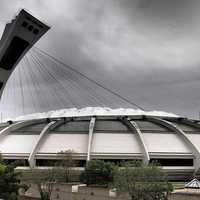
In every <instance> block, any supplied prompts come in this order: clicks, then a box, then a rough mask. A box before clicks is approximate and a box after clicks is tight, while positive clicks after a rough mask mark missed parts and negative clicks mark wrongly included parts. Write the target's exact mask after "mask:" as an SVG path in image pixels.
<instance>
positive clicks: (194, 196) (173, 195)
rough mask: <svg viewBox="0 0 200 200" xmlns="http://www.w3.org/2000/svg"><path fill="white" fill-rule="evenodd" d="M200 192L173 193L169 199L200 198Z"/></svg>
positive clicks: (195, 199)
mask: <svg viewBox="0 0 200 200" xmlns="http://www.w3.org/2000/svg"><path fill="white" fill-rule="evenodd" d="M199 199H200V194H171V196H170V198H169V200H199Z"/></svg>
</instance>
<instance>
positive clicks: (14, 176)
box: [0, 161, 20, 200]
mask: <svg viewBox="0 0 200 200" xmlns="http://www.w3.org/2000/svg"><path fill="white" fill-rule="evenodd" d="M14 168H15V167H14V165H5V164H3V162H2V161H1V163H0V198H2V199H6V200H17V199H18V190H19V188H20V181H19V179H18V176H19V173H16V172H15V171H14Z"/></svg>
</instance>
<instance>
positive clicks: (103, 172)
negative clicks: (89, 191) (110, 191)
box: [80, 160, 115, 186]
mask: <svg viewBox="0 0 200 200" xmlns="http://www.w3.org/2000/svg"><path fill="white" fill-rule="evenodd" d="M114 168H115V167H114V165H113V163H111V162H104V161H103V160H91V161H89V162H88V163H87V165H86V168H85V171H84V172H83V173H82V174H81V178H80V179H81V181H82V182H83V183H86V184H88V185H91V184H95V185H106V186H107V185H108V183H110V182H112V181H113V171H114Z"/></svg>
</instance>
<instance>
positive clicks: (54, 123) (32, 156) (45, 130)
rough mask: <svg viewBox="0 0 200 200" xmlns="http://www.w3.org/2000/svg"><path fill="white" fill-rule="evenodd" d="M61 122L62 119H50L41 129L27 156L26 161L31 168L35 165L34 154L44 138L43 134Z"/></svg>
mask: <svg viewBox="0 0 200 200" xmlns="http://www.w3.org/2000/svg"><path fill="white" fill-rule="evenodd" d="M62 123H63V120H58V121H52V122H50V123H48V124H47V125H46V126H45V127H44V128H43V130H42V131H41V133H40V136H39V138H38V139H37V141H36V144H35V145H34V147H33V149H32V151H31V153H30V155H29V158H28V162H29V165H30V167H31V168H34V167H35V154H36V153H37V151H38V149H39V147H40V145H41V143H42V140H43V138H44V135H45V134H47V133H48V132H49V131H50V130H52V129H54V128H55V127H57V126H59V125H60V124H62Z"/></svg>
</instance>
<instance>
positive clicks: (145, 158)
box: [121, 118, 150, 164]
mask: <svg viewBox="0 0 200 200" xmlns="http://www.w3.org/2000/svg"><path fill="white" fill-rule="evenodd" d="M121 120H122V122H123V123H124V124H126V125H127V126H128V127H129V128H130V129H131V130H132V131H133V132H134V133H136V134H137V136H138V139H139V143H140V145H141V147H142V153H143V162H144V163H146V164H148V163H149V160H150V157H149V152H148V149H147V146H146V144H145V142H144V139H143V136H142V133H141V131H140V128H139V127H138V125H137V123H136V122H134V121H131V120H130V119H129V118H121Z"/></svg>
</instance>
